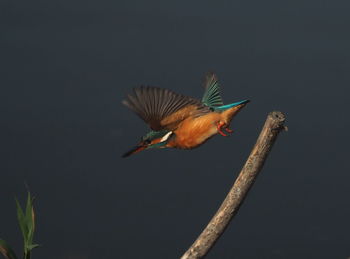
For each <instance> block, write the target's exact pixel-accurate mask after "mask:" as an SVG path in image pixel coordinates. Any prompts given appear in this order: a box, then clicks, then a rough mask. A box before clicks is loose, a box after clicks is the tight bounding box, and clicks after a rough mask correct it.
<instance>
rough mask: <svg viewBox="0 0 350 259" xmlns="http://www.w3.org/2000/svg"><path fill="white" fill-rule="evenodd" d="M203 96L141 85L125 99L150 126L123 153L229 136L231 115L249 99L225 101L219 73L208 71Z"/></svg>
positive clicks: (186, 145) (189, 145)
mask: <svg viewBox="0 0 350 259" xmlns="http://www.w3.org/2000/svg"><path fill="white" fill-rule="evenodd" d="M204 88H205V92H204V95H203V97H202V100H201V101H200V100H197V99H194V98H191V97H188V96H184V95H181V94H177V93H175V92H173V91H170V90H168V89H163V88H158V87H151V86H141V87H139V88H135V89H134V92H133V93H132V94H129V95H128V96H127V98H126V99H125V100H124V101H123V104H124V105H126V106H127V107H128V108H130V109H131V110H132V111H134V112H135V113H136V114H137V115H138V116H139V117H140V118H141V119H142V120H144V121H145V122H146V123H147V124H148V125H149V126H150V128H151V131H149V132H148V133H147V134H146V135H144V136H143V137H141V140H140V142H139V143H138V144H137V145H136V146H135V147H133V148H132V149H131V150H130V151H128V152H126V153H125V154H124V155H123V156H122V157H128V156H130V155H132V154H135V153H137V152H140V151H142V150H145V149H149V148H166V147H170V148H180V149H192V148H195V147H198V146H200V145H201V144H203V143H204V142H205V141H207V140H208V139H209V138H211V137H212V136H214V135H216V134H218V133H219V134H220V135H222V136H225V137H226V136H228V133H232V132H233V131H232V130H231V129H230V128H229V125H230V123H231V120H232V118H233V117H234V116H235V115H237V113H238V112H239V111H240V110H241V109H242V108H243V107H244V106H245V105H246V104H247V103H248V102H249V100H243V101H240V102H235V103H231V104H226V105H224V103H223V101H222V98H221V95H220V87H219V84H218V80H217V77H216V75H215V74H214V73H207V74H206V76H205V78H204Z"/></svg>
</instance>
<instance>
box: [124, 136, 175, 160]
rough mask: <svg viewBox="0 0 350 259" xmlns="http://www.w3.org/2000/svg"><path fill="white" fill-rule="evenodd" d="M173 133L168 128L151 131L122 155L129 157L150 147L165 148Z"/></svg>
mask: <svg viewBox="0 0 350 259" xmlns="http://www.w3.org/2000/svg"><path fill="white" fill-rule="evenodd" d="M173 135H174V133H173V132H172V131H168V130H162V131H150V132H148V133H147V134H146V135H145V136H143V137H141V140H140V142H139V143H138V144H137V145H136V146H135V147H133V148H132V149H130V150H129V151H128V152H126V153H125V154H123V156H122V157H128V156H130V155H132V154H135V153H138V152H140V151H142V150H145V149H148V148H164V147H165V146H166V144H167V143H168V141H169V140H170V138H171V137H173Z"/></svg>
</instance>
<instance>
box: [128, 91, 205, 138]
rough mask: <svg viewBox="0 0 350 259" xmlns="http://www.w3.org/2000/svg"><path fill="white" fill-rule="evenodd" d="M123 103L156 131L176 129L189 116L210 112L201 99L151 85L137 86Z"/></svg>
mask: <svg viewBox="0 0 350 259" xmlns="http://www.w3.org/2000/svg"><path fill="white" fill-rule="evenodd" d="M123 104H124V105H126V106H127V107H128V108H130V109H131V110H133V111H134V112H135V113H136V114H137V115H138V116H139V117H140V118H141V119H143V120H144V121H145V122H146V123H147V124H148V125H149V126H150V127H151V129H152V130H155V131H159V130H162V129H167V130H174V129H175V128H176V127H177V126H178V124H179V123H180V122H181V121H183V120H184V119H186V118H187V117H189V116H200V115H202V114H205V113H208V112H210V110H209V108H208V107H207V106H205V105H203V104H202V103H201V102H200V101H199V100H196V99H194V98H191V97H187V96H184V95H181V94H177V93H174V92H172V91H170V90H168V89H162V88H158V87H150V86H146V87H144V86H141V87H139V88H135V89H134V93H133V94H129V95H128V96H127V99H126V100H124V101H123Z"/></svg>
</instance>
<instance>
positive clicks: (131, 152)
mask: <svg viewBox="0 0 350 259" xmlns="http://www.w3.org/2000/svg"><path fill="white" fill-rule="evenodd" d="M146 148H147V145H138V146H136V147H133V148H132V149H130V150H129V151H128V152H126V153H125V154H123V155H122V157H128V156H130V155H132V154H136V153H138V152H140V151H142V150H145V149H146Z"/></svg>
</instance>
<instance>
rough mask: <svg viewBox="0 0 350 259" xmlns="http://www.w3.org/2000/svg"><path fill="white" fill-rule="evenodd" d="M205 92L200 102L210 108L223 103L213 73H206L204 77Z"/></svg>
mask: <svg viewBox="0 0 350 259" xmlns="http://www.w3.org/2000/svg"><path fill="white" fill-rule="evenodd" d="M204 87H205V92H204V95H203V98H202V103H204V104H205V105H206V106H209V107H211V108H214V109H215V107H217V106H221V105H223V104H224V103H223V101H222V98H221V95H220V86H219V83H218V79H217V77H216V75H215V74H214V73H211V72H209V73H207V75H206V76H205V78H204Z"/></svg>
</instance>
